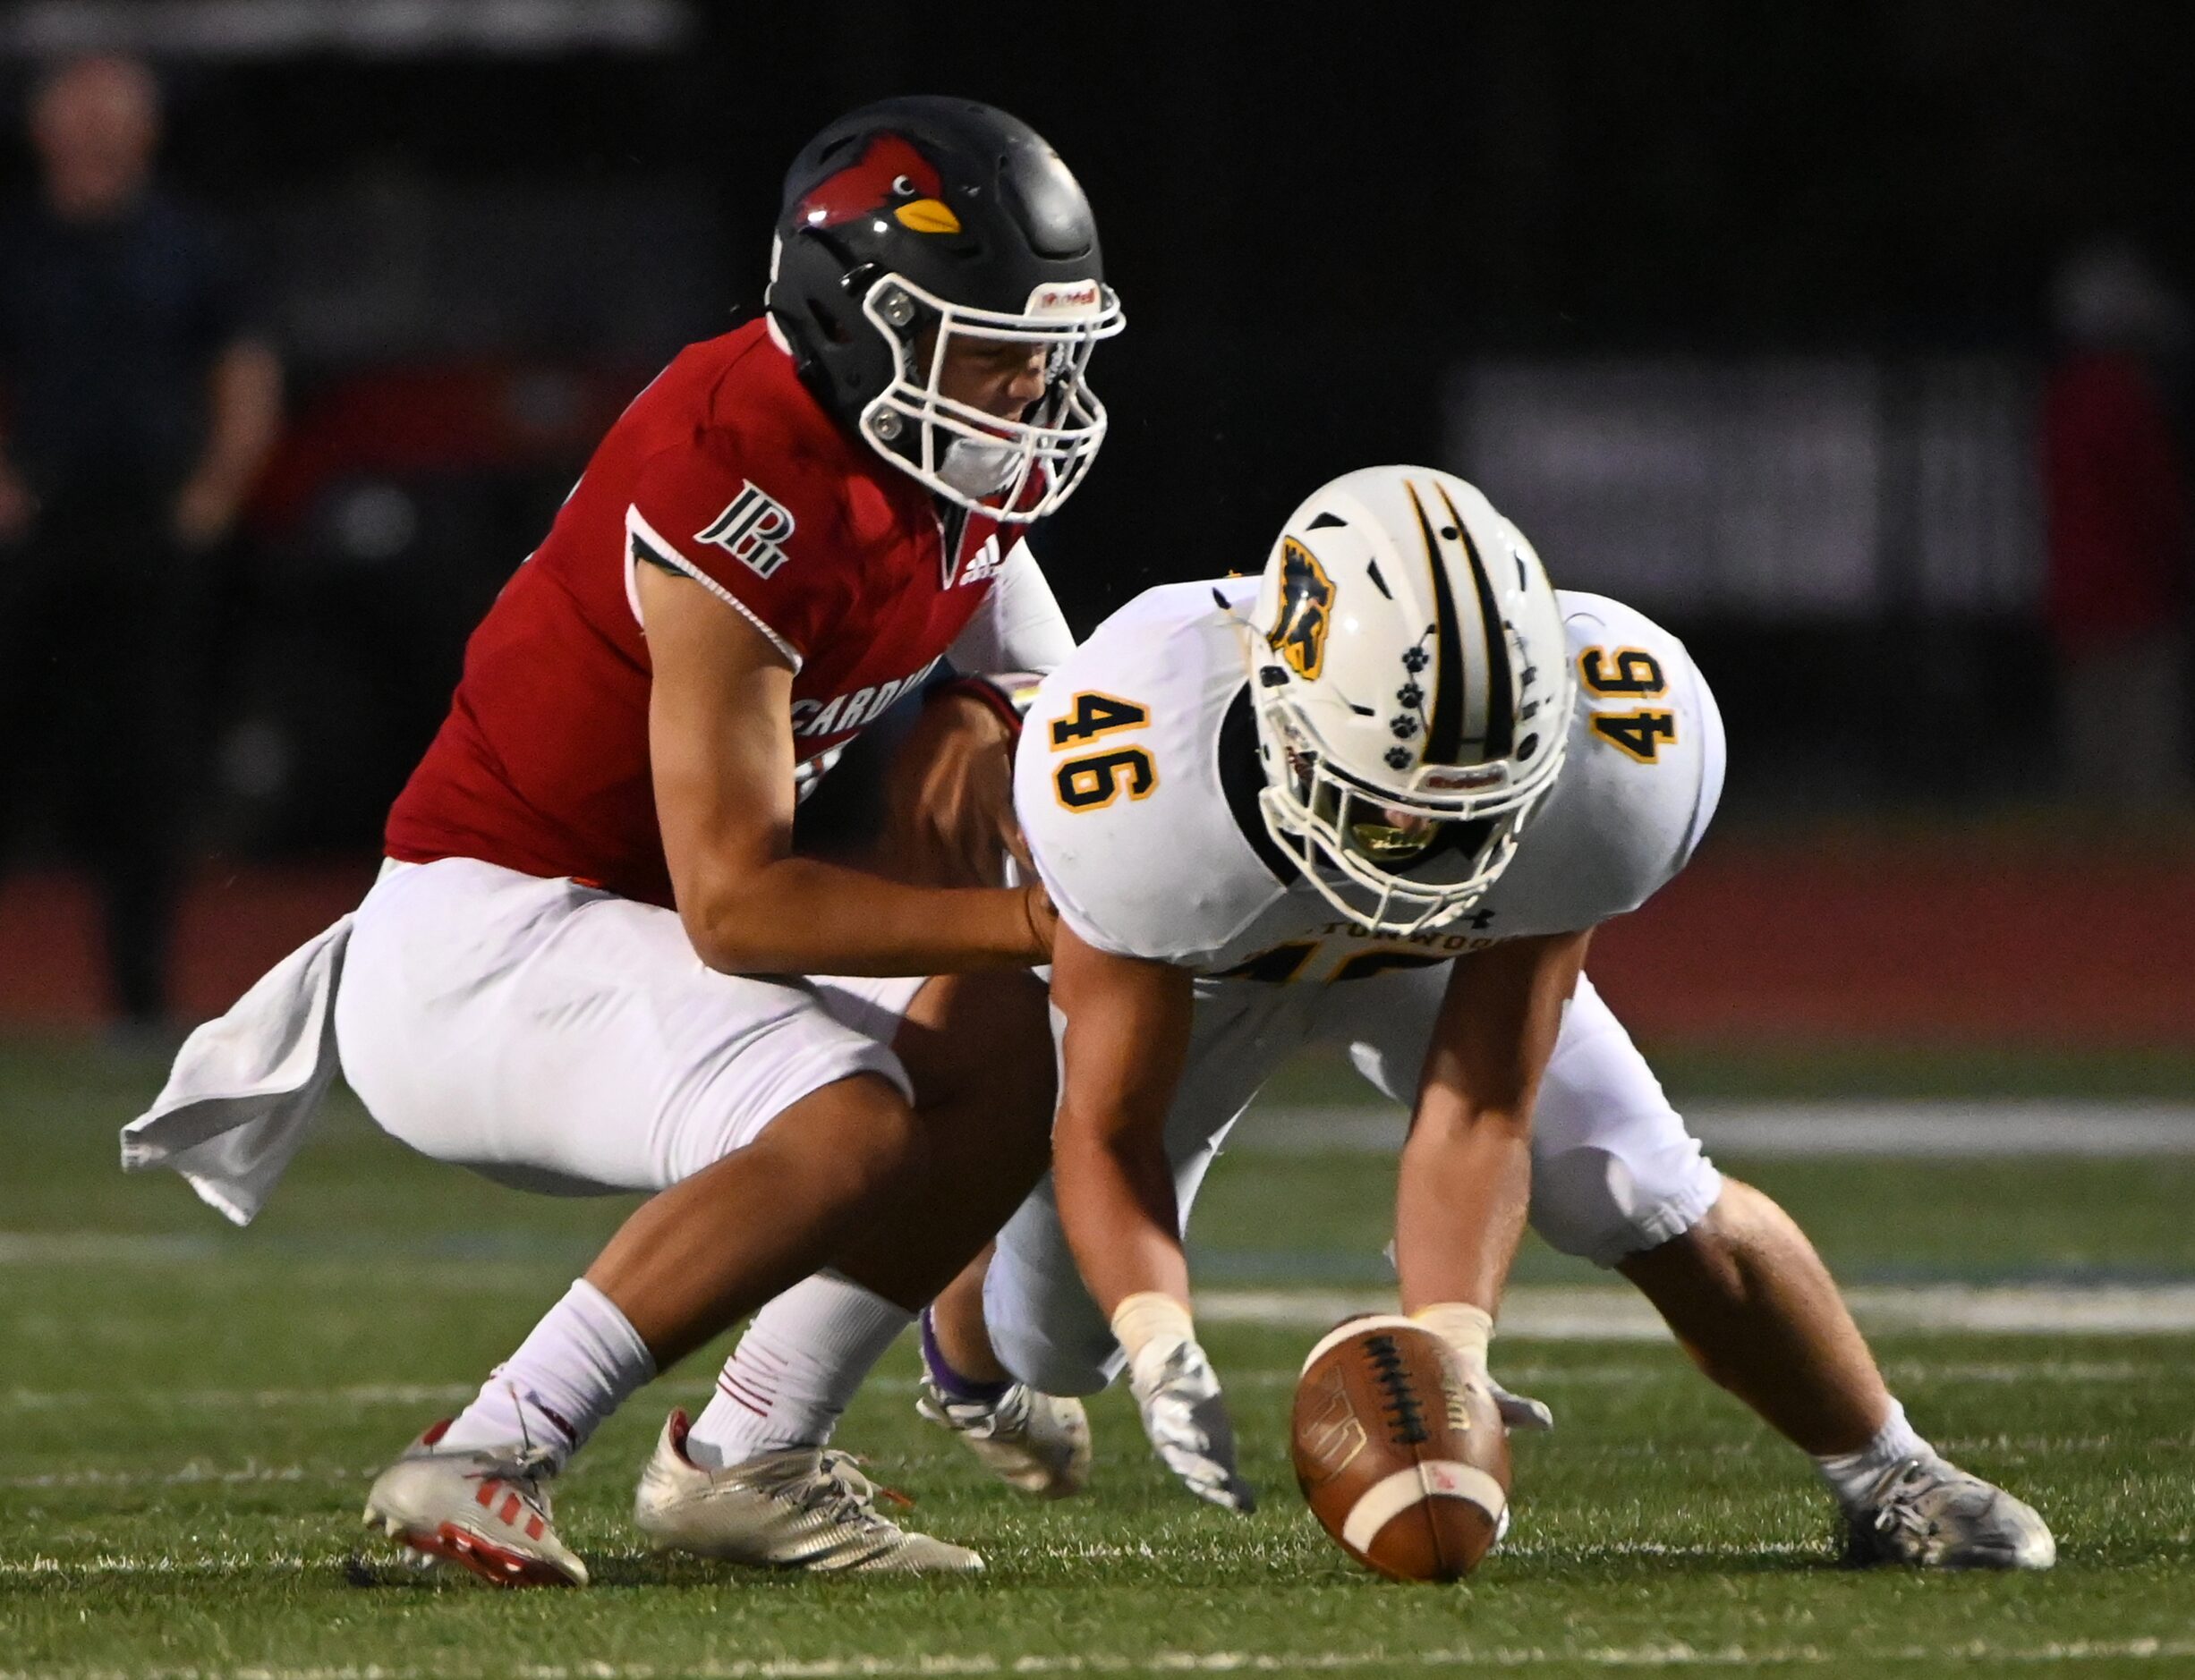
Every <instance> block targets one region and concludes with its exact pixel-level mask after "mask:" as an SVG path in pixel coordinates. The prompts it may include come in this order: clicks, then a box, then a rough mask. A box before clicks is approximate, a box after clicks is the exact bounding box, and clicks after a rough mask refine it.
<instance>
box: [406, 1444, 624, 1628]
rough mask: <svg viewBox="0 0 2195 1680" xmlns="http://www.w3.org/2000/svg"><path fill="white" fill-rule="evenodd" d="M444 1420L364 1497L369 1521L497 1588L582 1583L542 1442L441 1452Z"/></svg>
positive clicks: (426, 1554) (583, 1574) (580, 1568)
mask: <svg viewBox="0 0 2195 1680" xmlns="http://www.w3.org/2000/svg"><path fill="white" fill-rule="evenodd" d="M449 1426H450V1421H449V1420H448V1419H447V1418H445V1419H443V1420H442V1421H441V1422H439V1423H438V1424H436V1425H435V1426H434V1427H433V1428H432V1429H430V1430H428V1431H427V1432H426V1433H425V1434H424V1435H422V1436H421V1437H420V1438H419V1439H418V1440H416V1441H414V1442H413V1443H412V1445H411V1446H410V1447H406V1448H405V1449H404V1456H403V1457H401V1458H399V1459H398V1460H397V1461H396V1463H395V1464H391V1465H390V1466H389V1467H388V1468H387V1470H385V1471H383V1472H381V1474H380V1476H379V1478H378V1479H377V1480H376V1481H375V1482H374V1484H373V1487H372V1489H371V1490H370V1491H369V1492H368V1493H367V1495H366V1513H365V1522H366V1525H367V1526H368V1527H369V1528H377V1529H379V1530H380V1531H381V1532H383V1533H385V1534H387V1536H388V1537H389V1538H390V1539H391V1540H395V1541H396V1542H397V1543H398V1544H399V1545H402V1546H408V1547H410V1548H412V1549H413V1551H415V1552H418V1553H420V1554H421V1556H422V1557H429V1558H438V1559H439V1560H441V1561H442V1562H444V1563H449V1564H455V1565H457V1566H458V1567H459V1568H461V1569H464V1570H467V1571H469V1572H470V1573H472V1574H474V1575H477V1576H478V1577H479V1578H480V1579H481V1580H482V1581H485V1582H488V1583H489V1585H490V1586H497V1587H583V1586H585V1585H586V1584H587V1565H585V1564H583V1563H582V1562H580V1560H579V1558H578V1557H577V1556H576V1555H575V1554H574V1553H573V1552H572V1551H571V1550H570V1549H569V1548H566V1545H565V1544H564V1542H563V1541H562V1540H558V1539H557V1531H556V1528H555V1526H554V1524H553V1522H552V1519H551V1517H550V1514H549V1493H548V1490H547V1489H546V1488H544V1487H543V1485H542V1484H543V1483H544V1482H546V1481H548V1480H549V1477H550V1476H551V1475H553V1474H554V1473H555V1465H554V1461H553V1460H552V1458H551V1456H550V1455H549V1454H548V1453H547V1452H545V1451H544V1450H542V1449H541V1448H540V1447H532V1448H525V1447H515V1446H514V1447H502V1448H497V1449H480V1448H444V1447H440V1446H439V1445H438V1443H439V1442H440V1441H441V1439H442V1436H443V1432H444V1431H445V1430H447V1429H448V1428H449Z"/></svg>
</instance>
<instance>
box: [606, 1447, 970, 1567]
mask: <svg viewBox="0 0 2195 1680" xmlns="http://www.w3.org/2000/svg"><path fill="white" fill-rule="evenodd" d="M880 1495H883V1496H884V1497H887V1498H895V1499H898V1500H900V1501H901V1502H902V1503H903V1504H904V1503H907V1501H906V1498H905V1496H904V1495H899V1494H892V1493H889V1492H888V1490H886V1489H880V1488H879V1487H878V1486H877V1485H876V1484H875V1483H874V1482H872V1481H870V1480H869V1478H868V1477H866V1476H864V1475H863V1474H862V1473H861V1472H860V1471H859V1470H857V1469H855V1464H854V1461H853V1460H852V1459H851V1458H849V1457H848V1456H847V1455H846V1454H844V1453H831V1452H824V1451H822V1450H821V1449H819V1448H816V1447H795V1448H793V1449H792V1450H791V1451H789V1452H782V1453H764V1454H762V1455H760V1456H759V1457H755V1458H750V1459H747V1460H746V1461H744V1463H742V1464H727V1466H725V1468H723V1469H722V1470H703V1469H702V1467H701V1466H700V1465H699V1464H695V1463H694V1462H693V1460H692V1459H690V1458H688V1457H687V1456H686V1414H685V1413H683V1412H674V1413H671V1414H670V1418H669V1421H668V1422H666V1423H665V1424H664V1425H663V1433H662V1436H661V1438H659V1439H658V1440H657V1442H656V1449H655V1456H654V1457H652V1458H651V1459H650V1460H649V1461H648V1468H647V1469H646V1470H644V1471H642V1472H641V1479H640V1490H639V1491H638V1492H637V1493H635V1494H634V1496H633V1521H634V1523H636V1524H637V1525H638V1526H639V1528H640V1531H641V1532H642V1533H643V1534H645V1535H646V1536H647V1537H648V1539H649V1540H650V1541H651V1543H652V1544H653V1545H654V1546H655V1548H657V1549H658V1550H659V1551H682V1552H693V1553H697V1554H698V1555H700V1556H701V1557H717V1558H722V1559H723V1560H725V1561H726V1562H727V1563H736V1564H756V1565H769V1566H771V1567H774V1568H779V1569H813V1570H819V1571H824V1572H831V1573H836V1572H839V1571H863V1572H868V1573H881V1572H883V1571H888V1570H889V1571H895V1572H900V1573H905V1574H971V1573H973V1572H974V1571H976V1570H979V1569H981V1568H982V1567H983V1558H982V1557H979V1556H978V1555H977V1554H975V1553H974V1552H972V1551H970V1550H968V1549H967V1548H966V1547H965V1546H951V1545H948V1544H947V1543H946V1542H945V1541H943V1540H932V1539H931V1537H930V1536H929V1535H927V1534H910V1533H909V1532H906V1530H905V1529H903V1528H901V1527H900V1526H899V1525H898V1523H894V1522H893V1521H892V1520H891V1519H890V1518H889V1517H888V1516H886V1515H883V1514H882V1513H881V1512H880V1511H879V1510H878V1509H877V1508H876V1502H877V1499H878V1498H879V1496H880Z"/></svg>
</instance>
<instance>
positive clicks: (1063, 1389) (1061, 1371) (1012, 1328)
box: [983, 1249, 1120, 1395]
mask: <svg viewBox="0 0 2195 1680" xmlns="http://www.w3.org/2000/svg"><path fill="white" fill-rule="evenodd" d="M983 1322H984V1328H986V1330H987V1331H988V1332H989V1334H990V1336H991V1352H992V1353H996V1354H997V1355H998V1357H999V1362H1000V1364H1001V1365H1004V1366H1005V1367H1006V1368H1007V1370H1009V1371H1011V1372H1012V1373H1013V1374H1014V1376H1015V1378H1016V1379H1017V1380H1018V1381H1021V1382H1025V1383H1027V1384H1028V1385H1029V1386H1030V1387H1032V1388H1035V1389H1037V1390H1039V1391H1040V1392H1042V1393H1044V1394H1058V1395H1071V1394H1095V1393H1097V1392H1098V1390H1099V1389H1101V1388H1102V1387H1105V1386H1106V1384H1108V1383H1109V1382H1110V1381H1111V1380H1112V1379H1113V1375H1114V1373H1115V1372H1116V1371H1117V1370H1119V1368H1120V1347H1119V1344H1118V1343H1117V1342H1115V1341H1114V1340H1113V1336H1112V1331H1111V1329H1110V1328H1108V1327H1107V1325H1106V1323H1105V1320H1104V1318H1103V1316H1102V1314H1101V1313H1100V1312H1099V1311H1098V1310H1097V1306H1096V1303H1095V1302H1093V1301H1091V1299H1090V1297H1089V1294H1088V1292H1087V1291H1085V1289H1084V1288H1083V1287H1082V1285H1081V1284H1080V1282H1079V1281H1078V1280H1076V1281H1069V1280H1068V1279H1063V1278H1041V1277H1032V1276H1030V1275H1029V1274H1027V1273H1026V1272H1025V1270H1024V1269H1023V1268H1019V1267H1017V1266H1016V1265H1015V1264H1014V1262H1013V1261H1012V1260H1011V1258H1010V1257H1009V1256H1008V1253H1007V1252H1006V1251H1004V1250H1003V1249H1001V1251H1000V1254H999V1256H998V1258H997V1259H995V1260H993V1261H992V1262H991V1272H990V1275H989V1276H988V1277H985V1278H984V1280H983Z"/></svg>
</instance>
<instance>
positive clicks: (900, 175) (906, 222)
mask: <svg viewBox="0 0 2195 1680" xmlns="http://www.w3.org/2000/svg"><path fill="white" fill-rule="evenodd" d="M944 191H945V183H944V182H942V181H941V180H940V178H939V175H938V172H937V169H936V167H935V165H932V163H931V162H930V160H929V159H928V158H926V157H923V155H922V153H920V152H918V151H916V150H915V148H914V147H913V146H912V145H911V144H909V143H908V142H907V141H906V140H902V139H901V138H900V137H899V136H898V135H897V134H879V135H877V136H876V137H875V138H873V139H872V140H870V142H869V143H868V145H867V146H866V147H864V148H863V150H862V155H861V157H859V158H858V159H856V160H855V162H853V163H850V164H848V165H847V166H846V167H845V168H843V169H841V170H839V171H838V173H837V174H832V175H829V176H826V177H825V178H824V179H823V180H821V181H820V182H817V183H816V184H815V186H814V188H813V189H812V190H811V191H810V192H809V193H808V195H807V196H806V197H805V198H804V199H801V201H800V203H799V206H798V207H797V208H795V211H794V219H795V221H796V222H798V223H799V224H800V225H802V226H804V227H838V226H839V225H842V224H844V223H847V222H854V221H859V220H860V219H861V218H863V217H864V216H874V217H877V218H879V219H881V218H882V217H884V216H890V217H891V218H892V219H893V220H894V221H896V222H898V224H899V225H900V226H902V227H905V228H909V229H912V230H913V231H914V232H915V233H958V232H960V218H959V217H958V216H955V215H954V214H953V208H952V206H950V205H949V204H948V203H946V202H945V199H943V197H942V196H941V195H942V194H943V192H944Z"/></svg>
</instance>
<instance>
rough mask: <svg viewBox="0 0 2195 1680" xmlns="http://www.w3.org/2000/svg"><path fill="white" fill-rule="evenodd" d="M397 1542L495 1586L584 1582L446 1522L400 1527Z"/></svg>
mask: <svg viewBox="0 0 2195 1680" xmlns="http://www.w3.org/2000/svg"><path fill="white" fill-rule="evenodd" d="M396 1540H397V1543H398V1544H400V1545H404V1546H409V1547H410V1548H412V1549H413V1551H415V1552H420V1553H423V1554H424V1555H425V1556H427V1557H434V1558H439V1559H440V1560H441V1561H442V1562H444V1563H448V1564H455V1565H457V1566H458V1567H459V1568H460V1569H463V1570H464V1571H465V1572H466V1573H467V1574H470V1575H472V1576H473V1577H474V1578H475V1579H477V1580H481V1581H484V1582H487V1583H488V1584H489V1586H491V1587H576V1586H581V1585H583V1584H584V1582H582V1581H578V1580H574V1578H573V1577H572V1576H571V1575H569V1574H566V1573H565V1572H564V1571H563V1570H562V1569H559V1568H558V1567H557V1565H554V1564H552V1563H549V1562H547V1561H546V1560H544V1559H542V1558H539V1557H520V1556H519V1554H518V1553H516V1552H514V1551H506V1550H505V1549H504V1548H502V1547H500V1546H498V1545H497V1544H496V1543H495V1542H494V1541H492V1540H483V1539H481V1536H479V1535H478V1534H474V1533H472V1532H468V1531H467V1530H464V1529H462V1528H459V1527H458V1526H457V1525H456V1524H455V1523H443V1524H442V1525H441V1526H440V1527H438V1528H436V1529H433V1530H431V1531H430V1530H424V1529H401V1528H400V1529H398V1531H397V1532H396Z"/></svg>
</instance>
